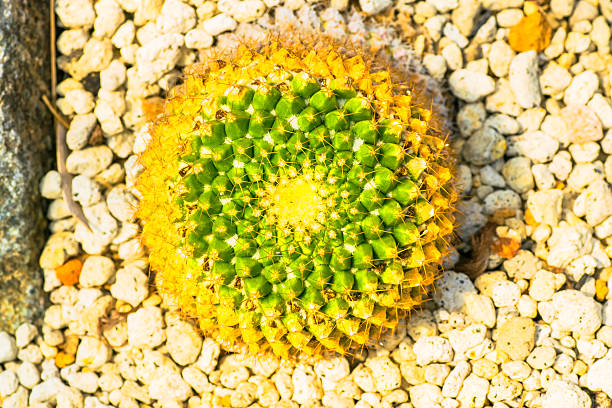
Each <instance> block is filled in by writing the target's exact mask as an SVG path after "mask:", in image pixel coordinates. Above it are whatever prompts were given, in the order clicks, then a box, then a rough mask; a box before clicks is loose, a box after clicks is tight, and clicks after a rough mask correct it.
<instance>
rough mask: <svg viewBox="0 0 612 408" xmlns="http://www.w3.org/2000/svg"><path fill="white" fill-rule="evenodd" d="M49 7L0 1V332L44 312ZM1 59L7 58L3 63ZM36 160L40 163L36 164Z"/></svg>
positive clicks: (49, 129) (18, 0)
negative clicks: (40, 186)
mask: <svg viewBox="0 0 612 408" xmlns="http://www.w3.org/2000/svg"><path fill="white" fill-rule="evenodd" d="M48 16H49V2H48V1H46V0H37V1H29V2H23V1H21V0H7V1H3V2H2V7H1V13H0V37H1V38H2V41H0V55H2V56H3V58H2V62H0V132H1V133H0V134H1V136H0V139H1V142H0V180H3V182H2V183H0V197H2V200H0V316H2V319H0V330H4V329H11V330H14V329H16V328H17V326H18V325H19V324H20V323H22V322H23V321H26V320H27V321H37V320H39V319H40V318H41V317H42V312H43V299H44V295H43V291H42V273H41V271H40V269H39V266H38V256H39V255H40V251H41V249H42V246H43V244H44V239H45V234H44V231H43V229H44V217H43V213H42V211H41V197H40V192H39V189H38V184H39V180H40V179H41V177H42V176H43V175H44V174H45V172H46V171H47V170H48V169H49V167H50V160H49V158H50V157H52V155H51V154H50V153H49V152H50V151H51V140H52V139H51V135H52V123H51V117H50V115H49V113H48V111H47V109H46V108H45V107H44V105H43V104H42V101H41V99H40V97H41V94H43V93H47V94H48V83H49V74H48V73H49V66H48V61H49V48H48V44H49V40H48V34H47V33H48V32H49V25H48V19H49V17H48ZM6 56H10V58H7V57H6ZM41 158H44V159H43V160H41Z"/></svg>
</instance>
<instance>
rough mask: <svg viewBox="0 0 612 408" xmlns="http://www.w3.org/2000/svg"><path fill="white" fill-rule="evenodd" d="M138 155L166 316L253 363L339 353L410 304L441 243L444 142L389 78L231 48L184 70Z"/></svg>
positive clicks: (344, 60)
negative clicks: (252, 357)
mask: <svg viewBox="0 0 612 408" xmlns="http://www.w3.org/2000/svg"><path fill="white" fill-rule="evenodd" d="M165 113H166V114H165V116H164V117H163V118H162V119H160V120H158V121H157V122H156V123H155V125H154V126H153V132H152V133H153V139H152V141H151V143H150V145H149V147H148V149H147V151H146V152H145V153H144V154H143V155H142V157H141V161H142V164H143V165H144V167H145V170H144V173H143V174H142V175H141V176H140V179H139V191H140V193H141V194H142V200H141V206H140V209H139V216H140V218H141V219H142V220H143V221H144V222H145V225H144V228H143V238H144V241H145V244H146V245H147V246H148V247H149V250H150V262H151V266H152V268H153V269H154V270H156V272H157V274H156V284H157V287H158V290H159V291H160V293H161V294H162V296H163V297H164V300H165V301H166V303H167V304H169V305H174V306H176V307H178V308H180V309H182V310H183V311H184V312H185V313H186V314H187V315H188V316H190V317H194V318H197V320H198V321H199V323H200V326H201V328H202V329H203V331H204V332H205V333H206V334H208V335H212V336H214V337H216V338H217V339H219V340H222V341H224V342H225V343H226V345H227V346H233V345H245V344H246V345H248V346H249V348H250V351H251V352H256V351H258V350H260V349H261V348H262V347H263V348H271V349H272V350H273V351H274V352H275V353H276V354H278V355H280V356H283V357H287V356H289V355H291V354H293V353H294V352H297V351H300V352H306V353H308V354H317V353H318V352H319V351H322V350H325V349H330V350H334V351H337V352H340V353H345V352H349V351H350V350H351V349H352V348H353V347H358V346H360V345H364V344H367V342H368V341H369V340H370V338H371V337H372V336H373V335H375V334H376V333H380V332H381V331H382V330H383V329H392V328H394V327H395V326H396V325H397V323H398V319H399V318H401V317H402V314H404V313H405V312H407V311H409V310H411V309H412V308H413V307H414V306H415V305H418V304H419V303H421V302H422V297H423V293H424V292H423V287H424V286H425V285H428V284H430V283H432V282H433V280H434V277H435V275H436V274H437V271H438V264H439V261H440V259H441V257H442V255H443V253H444V252H445V251H446V250H447V243H446V241H445V237H446V236H448V235H449V234H450V232H451V231H452V228H453V225H452V222H453V219H452V216H451V215H450V214H449V210H450V207H451V205H452V203H453V201H454V193H453V192H452V189H451V188H450V179H451V172H450V170H449V167H450V165H451V163H450V159H449V155H448V151H447V146H446V142H445V137H444V136H445V135H443V134H442V133H441V132H440V131H438V130H436V129H434V127H433V126H432V124H433V123H434V119H435V117H433V116H434V115H435V112H432V110H430V109H426V108H424V107H419V106H417V104H416V103H415V102H414V100H413V94H412V93H411V92H410V90H409V89H408V88H407V87H406V86H405V85H402V84H401V83H399V81H398V80H397V78H395V77H394V74H393V73H392V72H391V71H390V70H387V69H382V70H376V71H375V70H374V69H373V68H372V67H371V66H369V64H368V63H366V62H365V61H364V58H363V57H362V56H359V55H357V56H353V57H347V56H346V55H345V54H344V53H342V52H339V51H337V50H336V49H335V48H333V47H321V48H319V49H308V48H306V47H303V46H299V45H295V44H294V45H292V46H290V47H289V48H286V47H283V45H282V44H279V43H277V42H271V43H270V44H269V45H267V46H266V47H263V48H260V49H259V50H257V51H256V50H253V49H250V48H248V47H245V46H242V47H240V49H239V50H237V52H236V55H235V56H234V58H232V59H231V60H225V61H223V60H218V61H214V62H211V63H209V64H208V65H207V66H205V67H198V68H195V69H192V70H191V71H190V72H187V73H186V80H185V83H184V84H183V85H181V86H180V87H178V88H176V89H175V91H174V95H173V96H172V97H170V98H169V99H168V100H167V102H166V106H165Z"/></svg>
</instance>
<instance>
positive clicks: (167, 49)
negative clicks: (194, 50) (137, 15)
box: [128, 33, 184, 86]
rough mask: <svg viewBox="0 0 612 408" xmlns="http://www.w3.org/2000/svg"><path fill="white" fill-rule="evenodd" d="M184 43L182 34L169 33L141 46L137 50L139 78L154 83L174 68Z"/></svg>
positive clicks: (144, 81)
mask: <svg viewBox="0 0 612 408" xmlns="http://www.w3.org/2000/svg"><path fill="white" fill-rule="evenodd" d="M183 43H184V40H183V36H182V35H180V34H176V33H169V34H164V35H162V36H160V37H158V38H157V39H156V40H155V41H150V42H148V43H146V44H145V45H143V46H142V47H140V48H139V49H138V51H137V52H136V66H137V67H138V71H137V74H138V77H139V79H140V80H141V81H142V82H143V83H145V84H149V83H153V82H155V81H157V80H158V79H160V78H161V77H162V76H163V75H164V74H165V73H166V72H168V71H170V70H172V69H173V68H174V67H175V65H176V64H177V63H178V61H179V58H180V56H181V47H182V46H183ZM128 73H129V70H128ZM128 86H129V75H128Z"/></svg>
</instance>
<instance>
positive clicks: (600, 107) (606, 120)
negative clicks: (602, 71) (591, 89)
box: [587, 93, 612, 129]
mask: <svg viewBox="0 0 612 408" xmlns="http://www.w3.org/2000/svg"><path fill="white" fill-rule="evenodd" d="M587 106H588V107H589V108H590V109H591V110H592V111H593V112H595V114H596V115H597V117H598V118H599V120H600V121H601V124H602V126H603V128H604V129H610V128H612V103H611V102H610V100H609V98H608V99H607V98H605V97H604V96H602V95H601V94H599V93H596V94H595V95H593V98H591V100H590V101H589V103H588V104H587Z"/></svg>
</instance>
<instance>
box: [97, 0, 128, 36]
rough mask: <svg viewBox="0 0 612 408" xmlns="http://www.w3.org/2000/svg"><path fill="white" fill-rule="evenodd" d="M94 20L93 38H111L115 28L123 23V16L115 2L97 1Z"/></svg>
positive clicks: (113, 0)
mask: <svg viewBox="0 0 612 408" xmlns="http://www.w3.org/2000/svg"><path fill="white" fill-rule="evenodd" d="M94 8H95V10H96V15H97V16H96V19H95V21H94V32H93V36H94V37H97V38H104V37H109V38H110V37H112V35H113V34H114V33H115V31H116V30H117V28H118V27H119V26H120V25H121V24H122V23H123V22H124V21H125V14H124V13H123V10H122V9H121V7H120V6H119V4H117V2H116V1H115V0H98V1H97V2H96V4H95V6H94Z"/></svg>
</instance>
